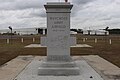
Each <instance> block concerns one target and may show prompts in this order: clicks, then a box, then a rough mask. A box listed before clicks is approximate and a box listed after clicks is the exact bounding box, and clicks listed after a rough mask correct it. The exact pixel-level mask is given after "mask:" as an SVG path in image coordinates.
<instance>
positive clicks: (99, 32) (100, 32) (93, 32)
mask: <svg viewBox="0 0 120 80" xmlns="http://www.w3.org/2000/svg"><path fill="white" fill-rule="evenodd" d="M83 34H84V35H109V32H108V31H105V30H83Z"/></svg>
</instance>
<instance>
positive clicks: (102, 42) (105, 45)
mask: <svg viewBox="0 0 120 80" xmlns="http://www.w3.org/2000/svg"><path fill="white" fill-rule="evenodd" d="M73 36H76V38H77V43H78V44H88V45H91V46H92V47H91V48H71V55H99V56H101V57H102V58H104V59H106V60H108V61H110V62H111V63H113V64H115V65H117V66H118V67H120V35H109V36H87V35H80V34H77V35H73ZM40 37H41V35H26V36H16V35H14V36H12V40H11V36H3V35H0V65H3V64H4V63H6V62H8V61H9V60H11V59H13V58H15V57H17V56H19V55H41V56H44V55H46V48H44V47H42V48H24V46H26V45H29V44H37V43H38V44H39V43H40ZM8 38H9V39H10V43H9V44H7V43H6V41H7V40H6V39H8ZM21 38H23V40H24V42H23V43H22V42H21ZM33 38H35V42H33ZM83 38H85V41H83ZM95 38H96V39H97V43H95ZM110 39H111V40H112V44H110V43H109V40H110Z"/></svg>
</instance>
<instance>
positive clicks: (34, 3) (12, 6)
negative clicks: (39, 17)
mask: <svg viewBox="0 0 120 80" xmlns="http://www.w3.org/2000/svg"><path fill="white" fill-rule="evenodd" d="M43 2H44V0H14V1H11V0H6V1H3V2H2V1H1V2H0V10H21V9H29V8H42V7H43Z"/></svg>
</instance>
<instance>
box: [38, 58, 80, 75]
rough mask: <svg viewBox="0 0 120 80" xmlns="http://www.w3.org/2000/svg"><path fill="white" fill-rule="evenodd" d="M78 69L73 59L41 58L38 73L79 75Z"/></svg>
mask: <svg viewBox="0 0 120 80" xmlns="http://www.w3.org/2000/svg"><path fill="white" fill-rule="evenodd" d="M79 72H80V69H79V67H77V66H76V64H75V62H74V61H71V62H64V61H47V60H45V61H44V60H43V61H42V63H41V65H40V67H39V69H38V75H45V76H47V75H54V76H69V75H79Z"/></svg>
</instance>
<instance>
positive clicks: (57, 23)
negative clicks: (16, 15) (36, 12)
mask: <svg viewBox="0 0 120 80" xmlns="http://www.w3.org/2000/svg"><path fill="white" fill-rule="evenodd" d="M44 7H45V9H46V13H47V37H43V38H41V43H42V45H44V46H47V58H46V59H45V60H43V63H42V64H41V66H40V68H39V72H38V74H39V75H78V74H79V68H78V67H77V66H76V64H75V62H74V61H73V60H72V58H71V56H70V46H71V45H75V44H74V43H75V38H73V37H70V13H71V9H72V7H73V5H71V4H70V3H64V2H59V3H47V4H46V5H44Z"/></svg>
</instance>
